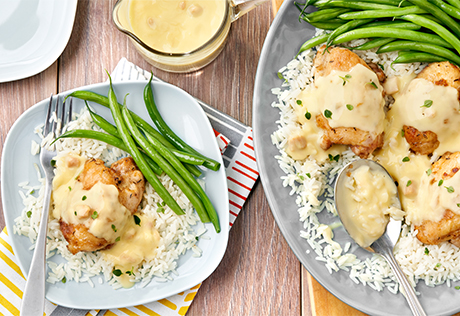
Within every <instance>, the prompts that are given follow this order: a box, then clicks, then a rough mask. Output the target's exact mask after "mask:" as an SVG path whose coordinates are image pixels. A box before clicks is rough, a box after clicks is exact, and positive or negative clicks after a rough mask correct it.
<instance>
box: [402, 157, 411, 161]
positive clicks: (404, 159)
mask: <svg viewBox="0 0 460 316" xmlns="http://www.w3.org/2000/svg"><path fill="white" fill-rule="evenodd" d="M402 161H403V162H408V161H410V158H409V157H407V156H406V157H404V158H403V159H402Z"/></svg>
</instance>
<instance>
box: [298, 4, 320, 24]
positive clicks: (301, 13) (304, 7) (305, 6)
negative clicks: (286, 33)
mask: <svg viewBox="0 0 460 316" xmlns="http://www.w3.org/2000/svg"><path fill="white" fill-rule="evenodd" d="M317 1H318V0H307V2H305V4H303V8H302V9H301V8H300V5H301V4H300V3H297V2H295V1H294V5H295V6H296V7H297V8H298V9H299V11H300V14H299V22H300V18H301V16H302V15H303V14H304V13H305V10H306V9H307V8H308V6H309V5H312V4H314V3H315V2H317Z"/></svg>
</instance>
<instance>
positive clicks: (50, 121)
mask: <svg viewBox="0 0 460 316" xmlns="http://www.w3.org/2000/svg"><path fill="white" fill-rule="evenodd" d="M55 100H56V101H55V102H53V94H51V97H50V102H49V105H48V112H47V115H46V121H45V127H44V130H43V135H44V136H47V135H48V134H49V133H53V136H54V137H57V136H59V135H57V134H58V133H59V134H60V131H62V128H63V126H65V125H66V124H67V123H68V122H70V121H71V120H72V98H70V102H69V110H68V111H67V113H68V115H67V117H66V102H60V96H59V95H58V96H57V97H56V98H55ZM59 105H61V106H59ZM59 109H60V110H59ZM59 112H60V113H59ZM59 116H60V119H58V118H59Z"/></svg>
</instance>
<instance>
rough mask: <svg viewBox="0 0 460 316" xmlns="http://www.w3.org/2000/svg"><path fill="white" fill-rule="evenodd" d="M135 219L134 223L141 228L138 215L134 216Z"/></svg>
mask: <svg viewBox="0 0 460 316" xmlns="http://www.w3.org/2000/svg"><path fill="white" fill-rule="evenodd" d="M133 217H134V223H135V224H136V225H138V226H141V219H140V218H139V216H137V215H133Z"/></svg>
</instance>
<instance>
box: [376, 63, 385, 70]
mask: <svg viewBox="0 0 460 316" xmlns="http://www.w3.org/2000/svg"><path fill="white" fill-rule="evenodd" d="M377 66H379V67H380V69H382V70H385V67H383V65H382V64H377Z"/></svg>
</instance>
